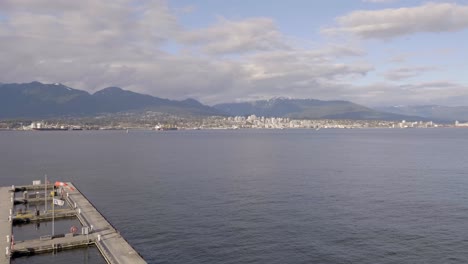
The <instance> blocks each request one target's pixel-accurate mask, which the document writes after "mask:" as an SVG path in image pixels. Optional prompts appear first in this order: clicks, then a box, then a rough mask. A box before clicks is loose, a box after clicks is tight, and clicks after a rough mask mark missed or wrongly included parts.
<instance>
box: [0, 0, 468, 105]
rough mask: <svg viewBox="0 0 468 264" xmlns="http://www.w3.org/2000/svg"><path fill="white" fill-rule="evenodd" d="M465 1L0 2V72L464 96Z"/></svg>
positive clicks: (221, 97)
mask: <svg viewBox="0 0 468 264" xmlns="http://www.w3.org/2000/svg"><path fill="white" fill-rule="evenodd" d="M467 17H468V5H466V3H465V2H464V1H452V2H427V1H413V0H411V1H401V0H400V1H397V0H393V1H389V0H365V1H364V0H363V1H360V0H353V1H346V2H343V1H327V2H326V3H316V2H310V1H304V0H295V1H288V2H279V1H278V2H269V1H263V0H261V1H255V2H254V3H248V4H247V3H239V2H225V1H223V2H221V1H197V2H193V1H185V0H174V1H131V0H118V1H100V2H98V3H97V2H93V1H79V2H76V1H74V2H67V3H59V2H57V1H51V0H41V1H28V0H23V1H13V0H6V1H2V2H1V3H0V37H1V38H2V39H3V40H4V41H1V42H0V47H1V49H0V56H1V57H2V58H3V62H4V63H2V65H1V66H0V67H2V68H1V70H2V72H3V75H2V77H1V78H0V82H3V83H13V82H30V81H40V82H46V83H54V82H61V83H64V84H65V85H67V86H70V87H75V88H78V89H83V90H86V91H89V92H95V91H97V90H99V89H102V88H104V87H107V86H119V87H122V88H124V89H128V90H132V91H135V92H141V93H147V94H151V95H154V96H161V97H166V98H171V99H183V98H187V97H191V98H195V99H197V100H200V101H201V102H203V103H206V104H214V103H221V102H230V101H250V100H257V99H268V98H271V97H278V96H285V97H292V98H315V99H321V100H335V99H340V100H349V101H353V102H356V103H360V104H365V105H369V106H379V105H395V104H412V105H415V104H440V105H448V106H455V105H466V103H465V102H466V101H467V100H468V80H467V78H466V76H465V75H464V74H463V73H462V69H463V67H462V66H463V58H465V57H466V51H464V50H462V47H461V46H460V44H459V43H465V42H466V40H467V28H468V19H467Z"/></svg>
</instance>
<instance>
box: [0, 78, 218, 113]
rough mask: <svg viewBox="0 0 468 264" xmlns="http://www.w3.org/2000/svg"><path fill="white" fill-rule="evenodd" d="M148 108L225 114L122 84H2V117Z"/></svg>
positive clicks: (0, 90) (164, 110)
mask: <svg viewBox="0 0 468 264" xmlns="http://www.w3.org/2000/svg"><path fill="white" fill-rule="evenodd" d="M145 109H148V110H153V111H157V112H163V113H169V114H178V115H185V114H189V115H202V116H206V115H223V113H221V112H220V111H219V110H216V109H214V108H212V107H209V106H206V105H203V104H201V103H200V102H198V101H196V100H193V99H187V100H184V101H175V100H169V99H162V98H158V97H154V96H150V95H145V94H139V93H135V92H131V91H127V90H123V89H121V88H118V87H108V88H105V89H103V90H100V91H98V92H96V93H94V94H90V93H88V92H86V91H81V90H77V89H73V88H70V87H67V86H65V85H63V84H59V83H55V84H43V83H40V82H31V83H24V84H0V118H2V119H7V118H48V117H61V116H91V115H96V114H99V113H117V112H125V111H134V110H145Z"/></svg>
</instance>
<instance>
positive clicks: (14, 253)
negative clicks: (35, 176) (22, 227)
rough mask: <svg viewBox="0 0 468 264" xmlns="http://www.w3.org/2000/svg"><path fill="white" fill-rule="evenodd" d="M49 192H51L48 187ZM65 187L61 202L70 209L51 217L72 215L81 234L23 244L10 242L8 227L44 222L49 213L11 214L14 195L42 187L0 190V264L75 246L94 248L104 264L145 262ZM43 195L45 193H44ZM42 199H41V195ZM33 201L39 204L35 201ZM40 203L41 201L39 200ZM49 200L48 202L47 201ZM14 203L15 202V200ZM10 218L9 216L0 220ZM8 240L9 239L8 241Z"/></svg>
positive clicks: (76, 193) (80, 196)
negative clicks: (16, 258) (0, 253)
mask: <svg viewBox="0 0 468 264" xmlns="http://www.w3.org/2000/svg"><path fill="white" fill-rule="evenodd" d="M49 186H50V188H51V189H50V190H52V185H49ZM65 186H67V188H64V189H66V192H65V193H64V200H65V201H66V203H67V204H68V206H69V207H70V208H71V209H62V210H57V212H56V214H55V215H54V218H63V217H73V216H76V217H77V218H78V219H79V221H80V222H81V224H82V226H83V228H82V230H81V234H75V233H76V231H77V230H74V231H75V232H74V233H69V234H59V235H54V236H52V235H49V236H43V237H40V238H37V239H32V240H26V241H15V242H14V243H13V244H12V243H11V235H12V225H13V222H14V221H20V222H21V220H22V219H29V221H47V220H49V219H50V218H51V215H50V211H49V212H47V213H46V214H39V215H34V214H19V215H16V216H13V215H12V211H13V207H14V203H15V198H14V192H21V191H23V192H24V191H31V190H33V191H41V190H42V191H44V189H45V186H44V185H30V186H19V187H13V186H12V187H0V214H1V217H0V235H1V236H0V241H2V242H1V243H2V244H1V246H3V249H4V250H5V251H4V255H3V257H2V258H0V264H4V263H10V258H11V257H19V256H24V255H34V254H41V253H47V252H55V251H61V250H67V249H73V248H78V247H87V246H89V245H96V247H97V248H98V249H99V251H100V252H101V254H102V255H103V257H104V259H105V260H106V261H107V262H108V263H112V264H114V263H116V264H118V263H136V264H138V263H146V261H145V260H144V259H143V258H142V257H141V256H140V254H138V252H137V251H136V250H135V249H134V248H133V247H132V246H131V245H130V244H129V243H128V242H127V241H126V240H125V239H124V238H123V237H122V236H121V235H120V233H119V231H118V230H117V229H116V228H114V227H113V226H112V225H111V224H110V223H109V221H107V219H106V218H105V217H104V216H103V215H102V214H101V213H100V212H99V211H98V210H97V209H96V207H94V206H93V204H92V203H91V202H90V201H89V200H88V199H87V198H86V197H85V196H84V195H83V194H82V193H81V192H80V191H79V190H78V188H76V186H74V185H73V184H72V183H70V182H67V183H65ZM45 193H46V192H45ZM43 197H44V196H43ZM30 199H37V201H36V200H34V202H40V201H41V199H39V198H30ZM42 200H44V198H42ZM51 200H52V199H51ZM16 201H17V200H16ZM3 216H10V217H3ZM9 239H10V240H9Z"/></svg>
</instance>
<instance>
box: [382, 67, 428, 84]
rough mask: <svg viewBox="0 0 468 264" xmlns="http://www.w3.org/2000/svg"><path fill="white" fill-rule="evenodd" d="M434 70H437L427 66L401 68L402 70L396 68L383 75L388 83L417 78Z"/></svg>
mask: <svg viewBox="0 0 468 264" xmlns="http://www.w3.org/2000/svg"><path fill="white" fill-rule="evenodd" d="M435 70H437V68H435V67H427V66H422V67H403V68H397V69H392V70H390V71H387V72H386V73H385V74H384V77H385V78H386V79H387V80H389V81H401V80H404V79H409V78H413V77H417V76H419V75H421V74H424V73H426V72H430V71H435Z"/></svg>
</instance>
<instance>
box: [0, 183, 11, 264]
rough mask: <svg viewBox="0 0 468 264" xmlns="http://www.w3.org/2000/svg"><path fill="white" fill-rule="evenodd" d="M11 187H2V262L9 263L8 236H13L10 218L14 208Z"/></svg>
mask: <svg viewBox="0 0 468 264" xmlns="http://www.w3.org/2000/svg"><path fill="white" fill-rule="evenodd" d="M10 190H11V188H9V187H0V247H1V248H0V250H1V253H0V264H9V263H10V256H7V255H6V253H7V252H6V250H7V248H8V250H10V242H8V241H7V236H9V237H10V238H11V231H12V222H10V220H9V216H10V210H13V202H12V201H11V194H12V192H10Z"/></svg>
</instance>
